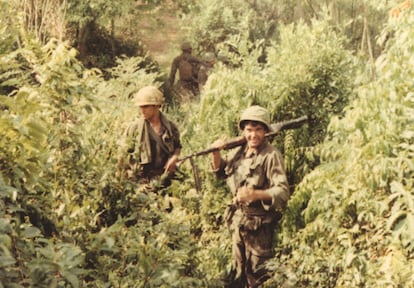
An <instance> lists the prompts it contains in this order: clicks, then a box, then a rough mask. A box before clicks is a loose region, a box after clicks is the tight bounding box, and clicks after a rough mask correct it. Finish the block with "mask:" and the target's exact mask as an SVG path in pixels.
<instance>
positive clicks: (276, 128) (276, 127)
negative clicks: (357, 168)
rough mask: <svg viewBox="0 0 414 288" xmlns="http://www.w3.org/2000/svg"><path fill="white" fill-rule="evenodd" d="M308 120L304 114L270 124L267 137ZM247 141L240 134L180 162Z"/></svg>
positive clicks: (299, 125)
mask: <svg viewBox="0 0 414 288" xmlns="http://www.w3.org/2000/svg"><path fill="white" fill-rule="evenodd" d="M307 121H308V116H302V117H299V118H296V119H292V120H286V121H282V122H277V123H274V124H271V125H270V126H271V128H272V131H271V132H269V133H267V134H266V137H272V136H275V135H277V134H278V133H279V132H280V131H282V130H288V129H296V128H299V127H301V126H302V125H303V124H305V122H307ZM246 142H247V140H246V138H245V137H244V136H238V137H236V138H233V139H232V140H230V141H228V142H226V143H225V144H224V146H223V147H222V148H216V147H213V148H208V149H206V150H202V151H200V152H196V153H193V154H190V155H187V156H184V157H183V158H180V159H178V162H182V161H184V160H187V159H189V158H192V157H198V156H202V155H207V154H210V153H212V152H215V151H218V150H229V149H233V148H236V147H238V146H241V145H243V144H244V143H246Z"/></svg>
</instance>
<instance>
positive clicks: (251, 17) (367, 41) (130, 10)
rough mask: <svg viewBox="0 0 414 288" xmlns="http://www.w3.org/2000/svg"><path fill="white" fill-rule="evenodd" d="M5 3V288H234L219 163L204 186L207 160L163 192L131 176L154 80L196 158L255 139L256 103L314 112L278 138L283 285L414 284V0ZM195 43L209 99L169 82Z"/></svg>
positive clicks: (0, 229)
mask: <svg viewBox="0 0 414 288" xmlns="http://www.w3.org/2000/svg"><path fill="white" fill-rule="evenodd" d="M0 8H1V9H0V14H1V17H0V36H1V41H0V287H183V288H184V287H232V277H233V275H234V269H233V268H234V267H233V264H232V261H231V248H230V238H229V232H228V231H227V228H226V227H225V225H224V223H223V214H224V211H225V208H226V205H227V203H229V201H230V198H231V196H230V195H229V193H228V191H227V188H226V186H225V185H224V183H222V182H220V181H217V180H216V179H215V177H214V175H213V174H212V171H211V167H210V163H209V158H208V157H199V158H197V159H194V160H195V163H196V165H197V167H198V170H199V175H200V179H201V183H202V185H201V189H200V190H197V189H196V188H195V183H194V178H193V171H192V170H193V167H192V166H191V165H190V164H189V161H186V162H183V163H182V165H181V166H180V171H181V172H180V173H179V175H177V179H176V180H173V182H172V185H171V186H170V187H168V188H167V189H163V190H160V191H159V193H157V194H151V193H144V192H143V189H142V187H140V186H139V185H137V184H135V183H130V182H128V181H126V180H125V179H119V178H117V177H116V175H115V172H116V163H117V157H118V139H119V138H120V137H121V135H122V132H123V129H124V127H125V125H126V124H127V123H128V121H130V120H131V119H133V118H134V117H137V112H138V111H137V109H136V108H134V105H133V101H132V100H133V99H132V97H131V95H132V94H133V92H134V91H137V90H138V89H139V88H141V87H143V86H145V85H149V84H153V85H157V86H159V87H160V88H161V89H162V90H163V91H164V92H165V95H166V97H167V100H168V101H167V103H166V105H165V107H163V109H164V111H165V113H167V114H168V115H169V116H170V117H171V118H172V119H173V120H174V121H175V122H176V123H177V124H178V126H179V129H180V131H181V134H182V142H183V151H182V154H183V155H186V154H190V153H192V152H195V151H198V150H202V149H205V148H207V147H208V146H209V144H210V143H212V142H213V141H214V140H215V139H217V138H219V137H228V138H230V137H233V136H236V135H238V133H239V131H238V130H237V119H238V117H239V115H240V113H241V111H242V110H244V109H245V108H246V107H248V106H249V105H252V104H259V105H263V106H265V107H267V108H268V109H269V110H270V111H271V115H272V120H273V121H275V122H276V121H282V120H287V119H291V118H296V117H299V116H303V115H306V116H308V117H309V119H310V121H309V122H308V123H307V124H306V125H304V126H303V127H301V128H300V129H295V130H287V131H283V132H282V133H280V134H279V135H277V136H276V137H275V138H274V139H273V141H272V143H273V145H275V146H276V147H278V148H279V149H280V150H281V152H282V154H283V155H284V158H285V165H286V169H287V173H288V178H289V182H290V185H291V193H292V197H291V199H290V200H289V203H288V206H287V208H286V211H285V213H284V215H283V218H282V219H281V221H280V223H279V225H278V227H277V231H276V234H275V235H276V239H275V243H274V249H275V252H276V256H275V258H274V259H272V261H271V262H270V263H269V265H271V266H272V267H273V268H274V270H275V274H274V276H273V278H272V279H270V280H269V281H268V282H267V283H266V285H265V286H266V287H324V288H326V287H387V288H388V287H413V283H414V273H413V272H412V271H414V234H413V233H412V231H413V230H414V187H413V184H414V177H413V175H414V173H413V172H414V161H413V155H414V117H413V115H414V93H413V90H414V89H413V88H414V53H413V51H414V12H413V8H412V7H411V3H410V1H409V0H407V1H404V2H402V3H401V0H399V1H394V0H393V1H387V0H375V1H374V0H362V1H354V0H335V1H323V0H316V1H288V0H277V1H273V0H262V1H252V0H221V1H217V0H209V1H207V0H200V1H193V0H169V1H168V0H148V1H130V0H117V1H106V0H89V1H80V0H34V1H26V0H0ZM171 19H174V22H173V23H174V25H170V24H169V23H170V22H166V21H167V20H169V21H170V20H171ZM160 31H161V33H159V32H160ZM158 33H159V34H158ZM155 36H157V37H155ZM184 39H185V40H188V41H190V42H191V43H192V44H193V46H194V53H195V54H198V55H203V53H205V52H213V53H214V54H215V55H216V56H217V59H218V60H219V61H217V63H216V65H215V68H214V72H213V73H212V74H211V75H210V77H209V80H208V82H207V85H206V87H205V89H204V90H203V91H202V93H201V95H200V97H199V98H198V99H195V100H194V101H192V102H190V103H179V102H178V101H177V100H176V99H175V97H174V93H173V92H172V91H168V89H167V87H166V79H167V78H168V73H169V64H170V62H171V61H172V58H173V55H174V53H178V52H179V51H178V47H179V45H180V41H182V40H184ZM161 44H162V45H161ZM155 46H160V47H163V49H162V53H163V57H161V58H158V59H155V58H156V57H154V54H151V50H150V49H148V47H155ZM168 203H172V205H173V209H172V210H171V209H170V210H168V211H166V210H167V209H166V205H169V204H168ZM410 231H411V232H410Z"/></svg>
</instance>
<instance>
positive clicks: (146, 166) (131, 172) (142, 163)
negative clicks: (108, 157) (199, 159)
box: [124, 113, 181, 182]
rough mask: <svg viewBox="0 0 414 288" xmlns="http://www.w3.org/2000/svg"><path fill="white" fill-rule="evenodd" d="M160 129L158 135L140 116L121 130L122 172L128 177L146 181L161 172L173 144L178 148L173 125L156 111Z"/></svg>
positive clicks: (178, 142) (178, 139) (172, 148)
mask: <svg viewBox="0 0 414 288" xmlns="http://www.w3.org/2000/svg"><path fill="white" fill-rule="evenodd" d="M160 118H161V122H162V126H163V129H162V133H161V135H158V134H157V133H155V131H154V130H153V129H152V128H151V125H149V124H148V123H147V121H145V120H144V119H142V118H139V119H137V120H136V121H134V122H133V123H131V125H130V126H129V127H128V128H127V129H126V131H125V143H124V146H125V147H126V148H127V159H126V161H125V162H126V163H125V166H124V167H125V168H126V175H127V176H128V178H129V179H131V180H134V181H138V180H141V181H142V182H148V181H149V180H151V179H152V178H154V177H156V176H160V175H162V174H163V172H164V165H165V163H166V162H167V160H168V159H169V158H170V157H171V156H172V154H173V153H174V151H175V150H176V149H177V148H181V142H180V134H179V131H178V128H177V126H176V125H175V124H174V123H173V122H171V121H170V120H168V119H167V118H166V117H165V116H164V114H162V113H160Z"/></svg>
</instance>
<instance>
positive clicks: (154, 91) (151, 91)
mask: <svg viewBox="0 0 414 288" xmlns="http://www.w3.org/2000/svg"><path fill="white" fill-rule="evenodd" d="M135 103H136V105H137V106H145V105H162V104H163V103H164V95H163V94H162V92H161V91H160V90H159V89H158V88H157V87H155V86H145V87H143V88H141V89H140V90H139V91H138V93H136V94H135Z"/></svg>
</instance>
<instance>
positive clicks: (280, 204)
mask: <svg viewBox="0 0 414 288" xmlns="http://www.w3.org/2000/svg"><path fill="white" fill-rule="evenodd" d="M267 160H268V161H266V163H265V165H266V167H265V169H266V176H267V179H269V188H268V189H266V190H267V192H268V193H269V194H270V195H271V196H272V203H271V204H270V205H269V204H265V203H262V204H263V207H264V208H265V209H266V210H270V209H275V210H280V209H283V208H284V207H285V206H286V203H287V201H288V200H289V197H290V192H289V184H288V181H287V176H286V172H285V168H284V162H283V157H282V155H281V153H280V152H279V151H277V150H276V151H274V152H273V153H271V154H270V155H269V158H268V159H267Z"/></svg>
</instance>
